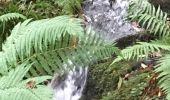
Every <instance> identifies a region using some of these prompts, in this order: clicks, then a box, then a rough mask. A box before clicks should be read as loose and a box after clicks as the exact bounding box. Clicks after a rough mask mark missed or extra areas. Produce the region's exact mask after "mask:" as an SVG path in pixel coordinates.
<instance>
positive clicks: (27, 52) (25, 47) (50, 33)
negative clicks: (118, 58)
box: [0, 16, 118, 76]
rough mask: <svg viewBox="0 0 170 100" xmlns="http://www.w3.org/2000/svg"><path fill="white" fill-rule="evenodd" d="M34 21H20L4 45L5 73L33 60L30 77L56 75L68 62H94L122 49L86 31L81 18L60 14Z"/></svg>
mask: <svg viewBox="0 0 170 100" xmlns="http://www.w3.org/2000/svg"><path fill="white" fill-rule="evenodd" d="M30 21H31V20H30V19H29V20H26V21H24V22H23V23H19V24H18V25H17V26H16V27H15V28H14V29H13V30H12V33H11V36H9V37H8V39H7V41H6V43H5V44H4V45H3V52H2V56H1V58H0V60H1V61H0V62H1V63H0V67H5V68H4V69H6V70H2V71H0V72H1V74H5V72H8V70H10V69H11V68H13V67H15V66H16V65H18V64H21V63H22V62H24V61H27V60H29V63H34V64H33V67H32V68H31V69H30V72H29V74H28V76H29V75H31V76H39V75H47V74H48V75H53V73H54V72H55V71H56V70H57V69H58V70H60V69H61V70H65V67H64V64H65V65H67V66H68V67H67V68H68V69H69V68H70V67H71V66H73V65H74V64H84V63H85V64H90V63H91V62H93V61H97V60H99V59H103V58H105V57H110V56H111V54H113V53H114V52H117V51H118V49H117V48H116V47H114V45H113V44H112V43H109V44H108V43H107V41H103V40H102V37H101V36H98V35H97V34H95V33H94V32H92V31H90V30H88V31H86V32H85V33H84V30H83V28H82V27H81V21H80V20H79V19H75V18H71V17H68V16H59V17H56V18H52V19H43V20H39V21H33V22H30ZM30 29H31V30H30ZM70 60H71V61H72V62H73V63H71V64H70V63H69V61H70ZM63 68H64V69H63ZM61 70H60V71H61Z"/></svg>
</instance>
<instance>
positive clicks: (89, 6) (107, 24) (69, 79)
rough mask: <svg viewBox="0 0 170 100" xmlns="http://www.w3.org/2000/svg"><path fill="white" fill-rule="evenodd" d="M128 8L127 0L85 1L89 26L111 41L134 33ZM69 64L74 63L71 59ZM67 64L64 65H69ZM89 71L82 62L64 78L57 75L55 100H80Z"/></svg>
mask: <svg viewBox="0 0 170 100" xmlns="http://www.w3.org/2000/svg"><path fill="white" fill-rule="evenodd" d="M127 8H128V2H127V0H115V1H113V0H85V1H84V3H83V10H84V16H85V18H86V21H87V23H86V24H87V26H90V25H91V26H92V28H93V29H94V30H95V31H96V32H98V33H99V34H101V35H103V37H104V39H106V40H109V41H115V40H117V39H119V38H122V37H125V36H127V35H131V34H133V33H134V29H133V27H132V26H131V24H129V23H128V22H127V21H126V20H125V17H126V15H127ZM67 64H69V66H71V65H73V64H72V61H71V60H68V62H67ZM67 64H64V65H63V66H64V67H67ZM87 72H88V67H87V66H84V65H83V64H82V65H76V66H75V65H74V66H73V69H72V70H70V71H69V72H67V73H65V75H64V76H62V78H61V77H60V76H58V75H55V76H54V78H53V80H52V83H51V84H52V88H54V91H55V95H54V100H79V99H80V98H81V95H82V91H83V89H84V88H85V83H86V79H87Z"/></svg>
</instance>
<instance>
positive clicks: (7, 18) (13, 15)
mask: <svg viewBox="0 0 170 100" xmlns="http://www.w3.org/2000/svg"><path fill="white" fill-rule="evenodd" d="M18 18H22V19H26V17H25V16H23V15H22V14H19V13H8V14H4V15H1V16H0V21H1V22H7V21H10V20H12V19H18Z"/></svg>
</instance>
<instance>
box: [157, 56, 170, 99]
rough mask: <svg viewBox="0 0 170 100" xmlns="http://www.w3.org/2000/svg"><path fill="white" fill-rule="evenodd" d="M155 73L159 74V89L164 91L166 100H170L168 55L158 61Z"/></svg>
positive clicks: (169, 64) (169, 59) (169, 60)
mask: <svg viewBox="0 0 170 100" xmlns="http://www.w3.org/2000/svg"><path fill="white" fill-rule="evenodd" d="M158 63H159V64H158V65H157V66H156V69H155V71H156V72H157V73H159V76H158V78H159V84H160V87H161V88H162V89H163V90H164V91H165V93H166V94H167V95H166V98H167V100H170V86H169V83H170V54H167V55H166V56H165V57H162V58H161V59H160V60H159V61H158Z"/></svg>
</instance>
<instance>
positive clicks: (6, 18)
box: [0, 13, 26, 50]
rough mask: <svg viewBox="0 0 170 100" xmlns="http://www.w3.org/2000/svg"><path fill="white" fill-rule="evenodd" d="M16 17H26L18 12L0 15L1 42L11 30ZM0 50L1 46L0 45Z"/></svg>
mask: <svg viewBox="0 0 170 100" xmlns="http://www.w3.org/2000/svg"><path fill="white" fill-rule="evenodd" d="M18 19H26V17H25V16H24V15H22V14H19V13H8V14H4V15H2V16H0V31H1V33H0V42H1V43H2V42H3V41H4V40H5V39H6V37H7V36H8V35H9V33H10V31H11V30H12V28H11V27H13V26H14V25H16V24H15V23H16V22H17V20H18ZM0 50H1V46H0Z"/></svg>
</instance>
